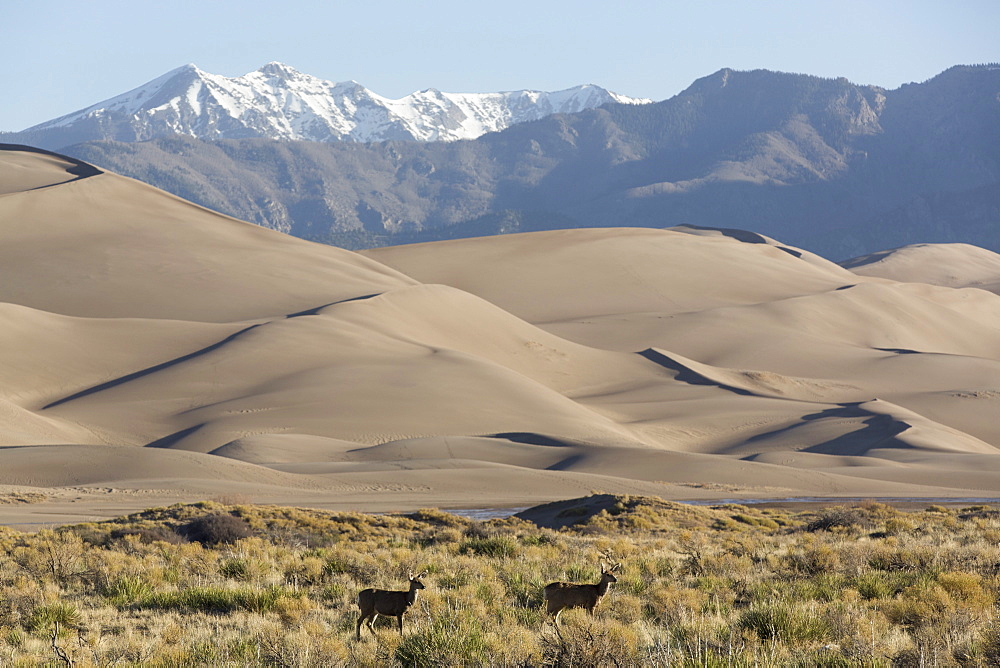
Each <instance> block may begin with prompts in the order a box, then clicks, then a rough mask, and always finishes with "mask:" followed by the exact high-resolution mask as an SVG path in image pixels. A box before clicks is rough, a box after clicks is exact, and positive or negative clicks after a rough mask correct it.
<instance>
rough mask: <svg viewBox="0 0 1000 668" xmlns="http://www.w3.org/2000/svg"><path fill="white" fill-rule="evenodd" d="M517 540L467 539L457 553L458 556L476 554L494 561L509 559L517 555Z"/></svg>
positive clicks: (501, 537) (500, 537)
mask: <svg viewBox="0 0 1000 668" xmlns="http://www.w3.org/2000/svg"><path fill="white" fill-rule="evenodd" d="M519 548H520V546H519V545H518V542H517V539H515V538H512V537H511V536H492V537H485V538H469V539H467V540H465V541H463V542H462V543H461V544H460V545H459V547H458V551H459V553H460V554H478V555H482V556H484V557H493V558H495V559H509V558H511V557H513V556H516V555H517V552H518V549H519Z"/></svg>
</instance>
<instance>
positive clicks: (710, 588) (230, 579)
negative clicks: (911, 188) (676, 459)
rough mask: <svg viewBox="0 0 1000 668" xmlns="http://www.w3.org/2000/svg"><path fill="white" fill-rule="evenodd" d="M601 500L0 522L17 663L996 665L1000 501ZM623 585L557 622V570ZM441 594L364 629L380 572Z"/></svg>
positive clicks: (3, 603) (200, 509)
mask: <svg viewBox="0 0 1000 668" xmlns="http://www.w3.org/2000/svg"><path fill="white" fill-rule="evenodd" d="M593 505H594V504H592V503H589V502H588V500H581V502H580V504H579V505H578V506H570V507H567V508H565V509H564V510H563V511H562V512H561V515H562V517H561V518H558V519H561V520H563V521H565V522H572V524H570V525H569V526H566V527H564V528H560V529H558V530H554V529H547V528H540V527H538V526H536V525H535V524H532V523H529V522H527V521H524V520H520V519H516V518H508V519H504V520H491V521H487V522H478V521H473V520H469V519H465V518H462V517H458V516H454V515H450V514H448V513H444V512H440V511H437V510H424V511H420V512H417V513H414V514H410V515H382V516H375V515H363V514H354V513H330V512H323V511H315V510H305V509H298V508H282V507H270V506H253V505H239V504H237V505H228V504H223V503H216V502H204V503H199V504H193V505H177V506H171V507H169V508H157V509H151V510H148V511H145V512H143V513H139V514H136V515H132V516H128V517H123V518H120V519H117V520H113V521H110V522H102V523H96V524H84V525H78V526H72V527H62V528H59V529H56V530H42V531H39V532H37V533H18V532H15V531H13V530H9V529H0V545H2V550H0V665H5V666H39V665H51V666H59V665H76V666H163V667H167V666H340V665H343V666H393V665H402V666H451V665H471V666H995V665H998V664H1000V628H998V612H997V600H998V596H1000V510H998V509H995V508H992V507H988V506H973V507H965V508H957V507H956V508H946V507H942V506H929V507H926V508H923V509H920V510H913V511H907V512H904V511H901V510H898V509H895V508H893V507H890V506H888V505H884V504H880V503H874V502H866V503H859V504H849V505H844V506H837V507H829V508H824V509H821V510H816V511H809V512H790V511H779V510H768V509H763V508H760V507H755V506H739V505H721V506H715V507H694V506H688V505H681V504H676V503H670V502H666V501H662V500H659V499H654V498H646V497H614V498H613V499H611V500H610V502H606V503H604V504H603V508H604V509H603V510H601V511H600V512H596V513H595V512H593V511H592V510H591V509H592V507H593ZM602 559H605V560H614V561H621V562H622V563H623V571H622V573H621V575H620V576H619V582H618V583H617V585H615V588H614V589H613V590H612V592H611V593H610V594H609V595H608V597H607V598H606V599H605V600H604V602H603V603H602V605H601V606H600V607H599V608H598V611H597V613H596V615H595V616H593V617H590V616H588V615H587V614H586V613H585V612H583V611H580V610H568V611H566V612H565V613H563V615H562V627H561V628H556V627H555V626H553V625H552V624H551V623H548V622H546V621H545V620H544V619H543V615H542V610H541V607H540V606H541V592H542V588H543V586H544V585H545V584H546V583H548V582H550V581H553V580H568V581H577V582H597V579H598V576H599V573H600V562H601V560H602ZM422 570H427V571H428V575H427V577H426V578H425V579H424V582H425V583H426V584H427V589H426V590H425V591H423V592H421V596H420V598H418V600H417V602H416V604H415V605H414V607H413V608H412V609H411V611H410V613H409V614H408V615H407V617H406V619H405V621H404V634H403V635H402V636H400V635H398V634H397V632H396V630H395V625H394V624H395V620H391V619H385V618H380V619H379V621H378V623H377V624H376V634H374V635H373V634H370V633H368V632H367V630H365V633H364V635H363V636H362V638H363V639H362V641H361V642H357V641H355V640H354V628H355V621H356V619H357V608H356V605H355V597H356V595H357V592H358V591H359V590H360V589H363V588H365V587H372V586H374V587H380V588H384V589H405V585H406V574H407V572H409V571H414V572H418V571H422Z"/></svg>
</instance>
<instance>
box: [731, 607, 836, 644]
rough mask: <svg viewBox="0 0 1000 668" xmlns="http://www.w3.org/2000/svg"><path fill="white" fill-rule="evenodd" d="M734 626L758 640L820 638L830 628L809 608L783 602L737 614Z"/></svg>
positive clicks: (809, 639) (793, 641)
mask: <svg viewBox="0 0 1000 668" xmlns="http://www.w3.org/2000/svg"><path fill="white" fill-rule="evenodd" d="M736 626H737V628H739V629H741V630H743V631H750V632H752V633H754V634H756V635H757V637H758V638H760V639H761V640H780V641H782V642H789V643H797V642H803V641H813V640H823V639H825V638H826V636H827V635H828V634H829V631H830V629H829V625H828V624H827V623H826V622H825V621H824V620H822V619H820V618H819V617H817V616H815V615H814V614H812V613H811V611H809V610H805V609H803V608H800V607H792V606H789V605H786V604H783V603H773V604H762V605H758V606H755V607H752V608H751V609H749V610H747V611H745V612H744V613H743V614H742V615H740V618H739V619H738V620H737V622H736Z"/></svg>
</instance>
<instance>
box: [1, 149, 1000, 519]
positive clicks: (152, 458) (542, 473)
mask: <svg viewBox="0 0 1000 668" xmlns="http://www.w3.org/2000/svg"><path fill="white" fill-rule="evenodd" d="M70 170H72V171H70ZM79 171H80V170H79V166H76V165H73V163H71V162H68V161H65V160H61V159H59V158H57V157H54V156H52V155H49V154H42V153H35V152H24V151H16V150H10V149H8V150H2V151H0V193H3V194H0V235H2V239H0V240H2V242H3V243H2V244H0V323H2V324H3V327H0V360H2V363H0V523H6V524H12V525H16V526H20V527H28V528H32V527H37V526H43V525H46V524H59V523H66V522H76V521H84V520H91V519H98V518H103V517H110V516H114V515H118V514H122V513H124V512H129V511H133V510H139V509H141V508H145V507H149V506H153V505H164V504H169V503H173V502H179V501H195V500H202V499H211V498H221V499H223V500H226V499H228V500H242V501H248V502H254V503H276V504H287V505H305V506H312V507H323V508H336V509H345V510H348V509H349V510H363V511H377V512H382V511H391V510H413V509H416V508H422V507H442V508H473V507H525V506H530V505H534V504H538V503H542V502H547V501H552V500H557V499H565V498H573V497H578V496H582V495H586V494H589V493H591V492H594V491H603V492H614V493H628V494H655V495H658V496H662V497H664V498H671V499H692V500H696V499H722V498H725V499H740V498H744V499H762V498H772V499H781V498H788V497H834V498H835V497H843V498H864V497H898V498H920V497H923V498H938V497H952V498H964V497H969V498H973V497H974V498H982V497H1000V457H998V454H1000V453H998V450H997V446H998V445H1000V426H997V424H996V422H997V421H996V420H995V419H994V416H995V415H996V411H997V410H998V408H1000V297H998V296H997V295H996V294H993V293H991V292H989V291H986V290H981V289H957V287H965V286H970V285H977V286H989V285H992V284H994V283H998V282H1000V262H995V258H994V257H993V256H991V255H990V254H988V253H987V252H986V251H983V250H982V249H977V248H974V247H971V246H962V245H948V246H946V247H941V248H939V247H921V248H918V249H902V250H901V251H900V253H902V255H900V256H899V257H898V258H896V260H900V258H902V259H906V256H908V255H910V254H912V253H914V252H917V253H919V254H926V253H932V254H933V255H930V256H929V257H932V258H933V261H916V262H914V261H912V260H909V261H907V262H902V261H901V260H900V261H894V260H893V255H892V254H888V255H886V256H884V257H881V256H880V261H877V262H872V261H861V262H858V263H857V265H858V272H859V273H853V272H851V271H848V270H847V269H845V268H843V267H841V266H838V265H836V264H834V263H831V262H828V261H826V260H823V259H822V258H819V257H817V256H815V255H812V254H809V253H805V252H802V251H800V250H798V249H794V248H789V247H787V246H784V245H782V244H781V243H780V242H778V241H774V240H771V239H767V238H764V237H760V236H758V235H754V234H751V233H743V232H738V231H713V230H700V229H694V228H676V229H671V230H652V229H588V230H567V231H555V232H542V233H535V234H522V235H510V236H503V237H493V238H483V239H469V240H460V241H454V242H442V243H435V244H423V245H415V246H403V247H396V248H386V249H377V250H372V251H366V252H364V253H351V252H348V251H344V250H340V249H337V248H332V247H328V246H323V245H319V244H312V243H308V242H305V241H301V240H298V239H294V238H291V237H288V236H285V235H281V234H278V233H275V232H271V231H268V230H264V229H261V228H258V227H255V226H253V225H249V224H247V223H243V222H240V221H236V220H233V219H231V218H227V217H224V216H221V215H218V214H216V213H213V212H210V211H207V210H205V209H202V208H199V207H197V206H194V205H192V204H190V203H187V202H184V201H182V200H180V199H178V198H175V197H172V196H170V195H167V194H165V193H162V192H160V191H158V190H156V189H153V188H150V187H148V186H146V185H143V184H141V183H138V182H136V181H132V180H129V179H126V178H123V177H120V176H117V175H114V174H91V175H84V176H80V175H79V174H78V172H79ZM943 264H946V265H948V267H950V269H946V268H945V267H943V266H942V265H943ZM894 267H896V268H894ZM898 267H905V271H904V270H903V269H902V268H898ZM921 267H924V268H925V269H926V270H927V271H925V272H924V273H921V272H920V269H921ZM862 268H865V270H864V273H865V275H862ZM26 501H35V502H34V503H28V502H26Z"/></svg>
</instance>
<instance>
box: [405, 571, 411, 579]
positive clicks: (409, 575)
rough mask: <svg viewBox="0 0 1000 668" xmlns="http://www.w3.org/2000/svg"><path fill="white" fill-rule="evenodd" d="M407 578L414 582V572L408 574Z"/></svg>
mask: <svg viewBox="0 0 1000 668" xmlns="http://www.w3.org/2000/svg"><path fill="white" fill-rule="evenodd" d="M406 577H408V578H410V579H411V580H412V579H413V571H410V572H409V573H407V574H406Z"/></svg>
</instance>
